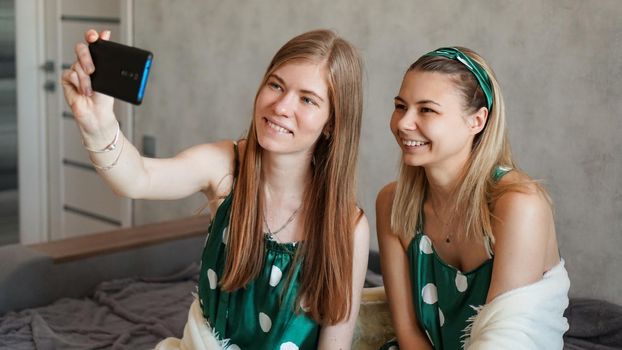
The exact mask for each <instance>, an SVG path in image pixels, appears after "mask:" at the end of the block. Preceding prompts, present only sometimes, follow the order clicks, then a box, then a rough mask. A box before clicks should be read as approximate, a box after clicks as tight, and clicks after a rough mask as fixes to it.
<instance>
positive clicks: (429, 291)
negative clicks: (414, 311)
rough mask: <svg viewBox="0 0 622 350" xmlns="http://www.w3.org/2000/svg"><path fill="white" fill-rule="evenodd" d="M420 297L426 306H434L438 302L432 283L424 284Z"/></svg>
mask: <svg viewBox="0 0 622 350" xmlns="http://www.w3.org/2000/svg"><path fill="white" fill-rule="evenodd" d="M421 296H422V297H423V301H424V302H425V303H426V304H430V305H432V304H435V303H436V302H437V301H438V294H437V291H436V286H435V285H434V284H432V283H428V284H426V285H425V286H423V289H422V290H421Z"/></svg>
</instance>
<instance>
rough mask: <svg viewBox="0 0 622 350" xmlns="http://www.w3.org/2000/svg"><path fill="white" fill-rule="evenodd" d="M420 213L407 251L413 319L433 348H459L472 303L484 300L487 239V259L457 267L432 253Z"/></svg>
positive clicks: (500, 171) (387, 349)
mask: <svg viewBox="0 0 622 350" xmlns="http://www.w3.org/2000/svg"><path fill="white" fill-rule="evenodd" d="M509 171H510V169H509V168H505V167H497V168H496V169H495V171H494V173H493V179H494V180H495V181H498V180H499V179H501V177H503V175H505V174H506V173H508V172H509ZM420 217H421V218H422V220H421V221H420V223H419V225H417V231H416V233H415V236H414V237H413V239H412V240H411V241H410V244H409V245H408V251H407V253H408V262H409V267H410V283H411V286H412V293H413V295H412V297H413V302H414V305H415V313H416V315H417V320H418V321H419V325H420V326H421V328H422V329H423V330H424V332H425V334H426V335H427V337H428V339H429V340H430V343H431V344H432V346H433V347H434V349H439V350H440V349H444V350H449V349H452V350H453V349H462V339H463V335H464V329H465V327H466V326H467V319H468V318H469V317H471V316H473V315H475V309H474V307H477V306H481V305H484V304H485V303H486V296H487V295H488V288H489V287H490V280H491V276H492V263H493V257H492V250H491V249H490V243H489V242H488V241H485V242H486V248H487V251H488V252H489V256H490V259H488V260H486V261H485V262H484V263H482V264H481V265H480V266H479V267H477V268H476V269H474V270H471V271H468V272H463V271H460V270H458V269H457V268H455V267H453V266H451V265H449V264H447V263H445V262H444V261H443V260H442V259H441V258H440V257H439V256H438V254H436V251H435V250H434V246H433V245H432V240H431V239H430V238H429V237H428V236H427V235H426V234H425V232H423V215H421V216H420ZM394 349H395V350H396V349H399V347H398V345H397V342H396V341H391V342H388V343H386V344H385V345H384V346H382V347H381V350H394Z"/></svg>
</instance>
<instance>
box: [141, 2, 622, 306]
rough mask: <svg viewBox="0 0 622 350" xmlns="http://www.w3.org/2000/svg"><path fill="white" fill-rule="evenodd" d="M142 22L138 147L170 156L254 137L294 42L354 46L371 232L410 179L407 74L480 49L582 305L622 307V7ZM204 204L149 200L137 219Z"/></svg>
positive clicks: (291, 12)
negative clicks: (398, 97) (396, 133)
mask: <svg viewBox="0 0 622 350" xmlns="http://www.w3.org/2000/svg"><path fill="white" fill-rule="evenodd" d="M135 16H136V22H135V43H136V45H138V46H142V47H145V48H148V49H150V50H152V51H153V52H154V53H155V62H154V69H153V74H152V76H151V81H150V82H149V86H148V88H147V95H146V97H145V102H144V105H143V106H142V107H140V108H138V109H136V119H135V123H136V132H137V134H136V137H137V139H140V137H142V135H143V134H149V135H153V136H155V137H156V139H157V155H158V156H162V157H165V156H171V155H174V154H175V153H177V152H178V151H180V150H182V149H183V148H185V147H188V146H190V145H193V144H196V143H200V142H211V141H216V140H220V139H226V138H229V139H230V138H238V137H240V136H242V135H243V134H244V131H245V130H246V127H247V125H248V121H249V117H250V112H251V107H252V100H253V96H254V94H255V91H256V88H257V85H258V83H259V79H260V78H261V75H262V73H263V71H264V69H265V67H266V65H267V64H268V61H269V60H270V58H271V56H272V54H274V52H275V51H276V49H277V48H278V47H280V46H281V45H282V44H283V43H284V42H285V41H286V40H287V39H289V38H290V37H292V36H294V35H295V34H298V33H301V32H303V31H306V30H309V29H313V28H318V27H327V28H332V29H335V30H337V31H338V32H339V33H340V34H341V35H343V36H344V37H346V38H348V39H350V41H352V42H353V43H354V44H355V45H356V46H357V47H358V48H359V49H360V51H361V52H362V54H363V56H364V59H365V62H366V81H365V85H366V88H365V89H366V96H365V97H366V100H365V114H364V127H363V137H362V143H361V154H360V184H359V186H360V203H361V205H362V207H363V208H364V209H365V210H366V212H367V215H368V217H369V219H370V222H371V224H372V225H374V222H375V218H374V200H375V195H376V193H377V191H378V189H380V188H381V186H382V185H383V184H385V183H387V182H389V181H391V179H393V178H394V176H395V173H396V169H397V161H398V148H397V147H396V145H395V142H394V141H393V139H392V136H391V134H390V132H389V128H388V121H389V117H390V114H391V110H392V98H393V96H394V95H395V94H396V92H397V91H398V88H399V84H400V82H401V78H402V74H403V72H404V70H405V68H406V67H407V66H408V65H409V64H410V63H411V62H412V61H413V60H415V59H416V58H417V57H418V56H420V55H421V54H423V53H425V52H427V51H428V50H431V49H434V48H437V47H440V46H445V45H464V46H467V47H471V48H473V49H475V50H476V51H478V52H480V53H481V54H482V55H483V56H484V57H486V58H487V59H488V61H489V62H490V64H491V65H492V66H493V68H494V69H495V70H496V73H497V76H498V78H499V80H500V82H501V86H502V88H503V92H504V94H505V98H506V104H507V106H508V119H509V126H510V135H511V140H512V143H513V147H514V153H515V156H516V158H517V161H518V163H519V164H520V165H521V166H522V168H524V169H525V170H526V171H528V172H529V173H530V174H531V175H532V176H533V177H535V178H538V179H542V180H543V181H544V183H545V184H546V185H547V186H548V189H549V190H550V192H551V195H552V197H553V199H554V201H555V205H556V216H557V232H558V238H559V242H560V247H561V251H562V254H563V256H564V257H565V258H566V260H567V266H568V270H569V272H570V274H571V279H572V289H571V294H572V296H586V297H598V298H602V299H607V300H610V301H614V302H617V303H618V304H622V295H621V294H620V293H619V291H620V290H622V269H621V267H622V254H621V253H620V250H621V249H622V232H621V231H622V152H620V151H621V150H622V138H620V135H621V131H622V118H620V117H619V116H618V111H620V110H622V100H621V99H620V96H622V62H621V59H620V57H622V45H621V44H622V42H621V41H620V40H621V39H620V38H622V21H620V18H622V2H620V1H618V0H609V1H605V0H600V1H585V0H572V1H570V0H568V1H547V2H543V1H495V2H491V1H487V0H486V1H483V0H482V1H467V0H463V1H451V2H449V1H442V2H429V1H420V0H417V1H382V2H380V1H373V0H370V1H358V0H348V1H325V2H323V1H313V0H309V1H305V2H303V3H300V2H290V1H276V0H264V1H261V2H250V1H199V0H194V1H191V0H187V1H168V0H160V1H154V0H135ZM203 202H204V201H203V199H202V198H201V197H200V196H195V197H192V198H190V199H188V200H185V201H181V202H171V203H159V202H150V203H147V202H138V203H137V204H136V209H137V210H136V221H137V223H143V222H152V221H160V220H164V219H169V218H174V217H178V216H183V215H188V214H189V213H191V212H193V210H195V209H197V208H199V207H200V206H201V204H202V203H203ZM373 245H374V246H375V245H376V243H375V237H374V242H373Z"/></svg>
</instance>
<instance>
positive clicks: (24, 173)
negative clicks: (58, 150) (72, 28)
mask: <svg viewBox="0 0 622 350" xmlns="http://www.w3.org/2000/svg"><path fill="white" fill-rule="evenodd" d="M43 1H44V0H19V1H15V35H16V38H15V39H16V40H15V73H16V75H15V79H16V81H17V163H18V165H17V169H18V170H17V172H18V194H19V232H20V242H21V243H22V244H30V243H36V242H45V241H47V240H48V196H47V193H48V181H47V178H48V176H47V175H48V174H47V141H48V139H47V123H46V120H45V95H46V94H45V91H44V90H43V84H44V83H43V82H44V81H45V74H41V72H42V71H41V68H40V67H41V66H42V65H43V62H44V54H45V47H44V44H45V41H44V40H43V38H44V32H43V31H44V23H45V22H44V18H43V12H44V11H43V8H44V4H43Z"/></svg>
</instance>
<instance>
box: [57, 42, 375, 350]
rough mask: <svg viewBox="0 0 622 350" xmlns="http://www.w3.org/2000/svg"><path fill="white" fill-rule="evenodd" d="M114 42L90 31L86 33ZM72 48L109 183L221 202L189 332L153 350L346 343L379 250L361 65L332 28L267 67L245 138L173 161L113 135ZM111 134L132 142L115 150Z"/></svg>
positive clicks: (69, 74)
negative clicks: (372, 235)
mask: <svg viewBox="0 0 622 350" xmlns="http://www.w3.org/2000/svg"><path fill="white" fill-rule="evenodd" d="M109 36H110V33H109V32H104V33H102V34H101V35H100V34H98V33H97V32H95V31H89V32H87V33H86V41H87V42H94V41H95V40H97V39H98V38H99V37H101V38H102V39H104V40H106V39H108V38H109ZM76 55H77V57H78V61H77V62H76V63H74V64H73V65H72V68H71V69H70V70H67V71H65V72H64V73H63V87H64V92H65V97H66V99H67V102H68V104H69V105H70V106H71V108H72V111H73V114H74V116H75V118H76V121H77V123H78V126H79V127H80V130H81V132H82V137H83V139H84V143H85V145H86V146H87V147H88V149H91V150H95V152H92V153H91V160H92V161H93V163H94V164H95V165H97V166H98V167H97V169H98V172H99V174H100V175H101V176H102V177H103V178H104V179H105V180H106V181H107V182H108V183H109V184H110V186H111V187H112V189H113V190H114V191H115V192H117V193H118V194H120V195H124V196H128V197H132V198H145V199H176V198H181V197H185V196H188V195H191V194H193V193H195V192H198V191H201V192H203V193H204V194H205V195H206V196H207V199H208V201H209V202H210V203H212V204H213V205H212V213H213V220H212V223H211V224H210V227H209V235H208V238H207V241H206V244H205V248H204V251H203V256H202V260H201V273H200V277H199V285H198V292H199V293H198V298H197V300H195V302H194V303H193V304H192V306H191V308H190V312H189V315H188V323H187V326H186V329H185V331H184V337H183V338H182V339H181V340H180V339H173V338H169V339H166V340H164V341H162V342H161V343H160V344H159V345H158V346H157V348H158V349H179V348H194V349H202V348H206V347H207V348H209V349H212V348H219V347H220V346H221V345H224V344H226V345H227V348H230V349H240V348H242V349H251V348H252V349H279V348H280V349H318V348H319V349H349V348H350V344H351V339H352V334H353V331H354V325H355V321H356V317H357V314H358V306H359V301H360V298H361V291H362V288H363V281H364V277H365V270H366V266H367V254H368V249H369V229H368V225H367V220H366V218H365V215H364V214H363V213H362V211H361V210H360V209H359V208H358V207H357V204H356V165H357V155H358V141H359V136H360V129H361V116H362V87H361V76H362V67H361V59H360V57H359V55H358V53H357V52H356V50H355V49H354V48H353V47H352V45H350V44H349V43H348V42H347V41H345V40H344V39H342V38H340V37H338V36H337V35H335V33H333V32H331V31H327V30H316V31H311V32H307V33H303V34H301V35H299V36H297V37H294V38H293V39H291V40H290V41H289V42H287V43H286V44H285V45H284V46H283V47H281V48H280V49H279V51H278V52H277V53H276V55H275V56H274V58H273V59H272V62H271V63H270V65H269V66H268V69H267V71H266V73H265V75H264V78H263V80H262V82H261V84H260V86H259V89H258V92H257V95H256V98H255V104H254V110H253V115H252V118H251V125H250V128H249V131H248V135H247V137H246V139H245V140H242V141H240V142H233V141H223V142H218V143H211V144H202V145H197V146H194V147H192V148H190V149H187V150H185V151H183V152H181V153H180V154H179V155H177V156H175V157H173V158H170V159H151V158H146V157H141V155H140V154H139V153H138V151H137V150H136V148H135V147H134V146H133V145H131V144H130V143H129V142H128V141H127V140H126V139H125V137H124V136H123V134H122V133H120V132H119V131H118V130H117V125H118V124H117V123H116V118H115V116H114V114H113V109H112V105H113V100H112V98H110V97H108V96H105V95H102V94H99V93H93V92H92V91H91V87H90V78H89V75H88V74H90V73H92V72H93V70H94V66H93V64H92V60H91V57H90V54H89V52H88V48H87V46H86V45H85V44H83V43H82V44H78V45H77V46H76ZM113 136H114V137H113ZM113 138H114V140H115V141H113V143H114V144H115V145H116V143H120V144H121V145H124V146H122V147H109V145H110V144H111V143H110V140H111V139H113ZM97 150H104V151H101V152H99V151H97ZM211 346H213V347H211Z"/></svg>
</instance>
